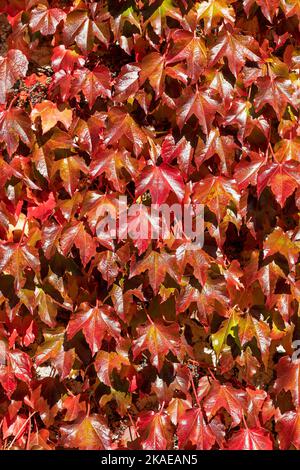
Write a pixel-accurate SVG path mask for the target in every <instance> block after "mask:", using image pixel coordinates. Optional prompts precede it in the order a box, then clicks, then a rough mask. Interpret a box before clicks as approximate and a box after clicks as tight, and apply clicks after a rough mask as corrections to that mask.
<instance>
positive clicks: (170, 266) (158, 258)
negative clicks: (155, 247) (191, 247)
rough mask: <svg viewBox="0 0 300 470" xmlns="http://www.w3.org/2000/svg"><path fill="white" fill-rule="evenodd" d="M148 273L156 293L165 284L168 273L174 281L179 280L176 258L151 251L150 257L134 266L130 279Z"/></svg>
mask: <svg viewBox="0 0 300 470" xmlns="http://www.w3.org/2000/svg"><path fill="white" fill-rule="evenodd" d="M145 271H148V276H149V281H150V285H151V287H152V289H153V290H154V292H155V293H157V292H158V291H159V288H160V285H161V284H162V283H163V282H164V279H165V276H166V273H168V274H169V275H170V276H171V277H173V279H175V280H176V279H178V274H177V269H176V260H175V257H174V256H172V255H169V254H168V253H164V252H161V253H159V252H157V251H151V252H150V253H148V255H147V256H146V257H145V258H143V259H141V260H140V261H138V262H137V263H136V264H134V265H132V268H131V272H130V277H134V276H138V275H139V274H141V273H143V272H145Z"/></svg>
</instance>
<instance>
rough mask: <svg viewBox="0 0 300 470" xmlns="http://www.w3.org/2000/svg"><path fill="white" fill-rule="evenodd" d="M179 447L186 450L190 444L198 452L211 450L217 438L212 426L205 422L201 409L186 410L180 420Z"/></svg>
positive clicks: (178, 430) (178, 431)
mask: <svg viewBox="0 0 300 470" xmlns="http://www.w3.org/2000/svg"><path fill="white" fill-rule="evenodd" d="M177 436H178V446H179V448H180V449H184V448H186V446H187V445H188V443H189V442H190V443H191V444H192V445H194V446H196V449H198V450H210V449H211V448H212V446H213V445H214V443H215V441H216V437H215V435H214V433H213V430H212V429H211V427H210V425H209V424H207V423H206V422H205V419H204V417H203V413H202V411H201V408H200V407H196V408H191V409H188V410H186V411H185V412H184V413H183V415H182V416H181V418H180V421H179V424H178V428H177Z"/></svg>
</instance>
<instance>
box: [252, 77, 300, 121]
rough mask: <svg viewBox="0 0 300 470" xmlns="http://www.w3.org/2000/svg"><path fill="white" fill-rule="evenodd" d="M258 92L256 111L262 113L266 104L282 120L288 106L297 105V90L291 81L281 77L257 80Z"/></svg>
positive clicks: (255, 100)
mask: <svg viewBox="0 0 300 470" xmlns="http://www.w3.org/2000/svg"><path fill="white" fill-rule="evenodd" d="M257 88H258V92H257V94H256V96H255V99H254V106H255V109H256V111H260V110H261V109H262V108H263V107H264V105H265V104H269V105H270V106H271V107H272V108H273V109H274V111H275V113H276V115H277V117H278V119H279V120H280V119H281V118H282V116H283V114H284V112H285V108H286V105H287V104H288V103H289V104H291V105H292V106H294V105H295V103H296V99H297V98H296V88H295V85H294V84H293V82H292V81H291V80H288V79H284V78H280V77H276V78H274V77H272V76H270V77H263V78H259V79H258V80H257Z"/></svg>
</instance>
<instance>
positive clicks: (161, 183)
mask: <svg viewBox="0 0 300 470" xmlns="http://www.w3.org/2000/svg"><path fill="white" fill-rule="evenodd" d="M147 190H149V191H150V193H151V198H152V203H153V204H158V205H160V204H162V203H164V202H165V201H166V200H167V198H168V196H169V193H170V191H173V192H174V193H175V194H176V196H177V198H178V200H179V201H180V202H181V201H182V200H183V198H184V193H185V185H184V181H183V179H182V176H181V174H180V171H179V170H178V169H177V168H175V167H173V166H171V165H168V164H166V163H162V164H161V165H154V164H153V163H152V162H150V163H149V164H148V165H147V166H146V167H144V169H143V171H142V173H141V176H140V177H139V179H138V180H137V182H136V191H135V196H136V197H139V196H141V195H142V194H144V193H145V191H147Z"/></svg>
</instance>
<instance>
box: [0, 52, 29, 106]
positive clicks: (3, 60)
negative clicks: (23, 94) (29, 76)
mask: <svg viewBox="0 0 300 470" xmlns="http://www.w3.org/2000/svg"><path fill="white" fill-rule="evenodd" d="M27 70H28V60H27V58H26V56H25V55H24V54H23V52H21V51H19V50H18V49H10V50H9V51H8V53H7V55H6V57H1V56H0V104H4V103H5V102H6V95H7V93H8V92H9V91H10V90H11V88H12V87H13V86H14V84H15V83H16V81H17V80H19V79H20V78H24V77H25V76H26V73H27Z"/></svg>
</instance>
